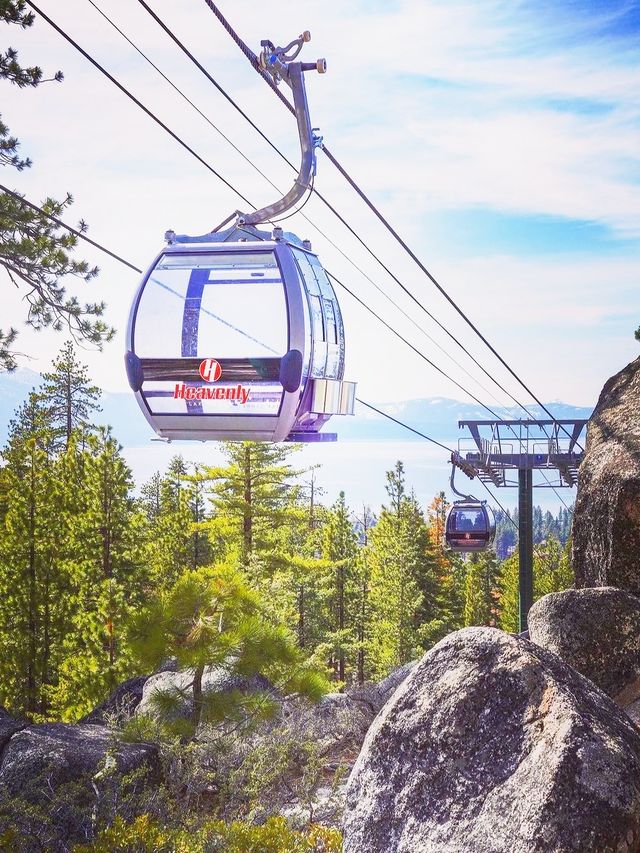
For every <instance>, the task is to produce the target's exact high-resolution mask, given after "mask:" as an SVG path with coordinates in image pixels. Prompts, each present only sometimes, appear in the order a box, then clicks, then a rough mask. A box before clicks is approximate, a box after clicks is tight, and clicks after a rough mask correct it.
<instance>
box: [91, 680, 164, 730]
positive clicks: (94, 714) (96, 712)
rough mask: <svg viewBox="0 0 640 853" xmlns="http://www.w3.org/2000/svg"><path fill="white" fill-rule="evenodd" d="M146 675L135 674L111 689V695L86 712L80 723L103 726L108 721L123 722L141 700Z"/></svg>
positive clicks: (108, 722)
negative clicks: (89, 711)
mask: <svg viewBox="0 0 640 853" xmlns="http://www.w3.org/2000/svg"><path fill="white" fill-rule="evenodd" d="M148 678H149V676H148V675H136V676H134V677H133V678H129V679H127V680H126V681H123V683H122V684H120V685H119V686H118V687H116V689H115V690H114V691H113V693H112V694H111V696H109V697H108V698H107V699H105V701H104V702H101V703H100V704H99V705H98V706H97V707H96V708H94V709H93V711H91V713H89V714H87V715H86V716H85V717H83V718H82V719H81V720H79V722H80V723H91V724H92V725H97V726H104V725H107V724H110V723H115V724H118V723H123V722H124V721H125V720H127V719H128V718H129V717H131V715H132V714H133V713H134V712H135V710H136V708H137V707H138V705H139V704H140V702H142V694H143V688H144V685H145V684H146V682H147V680H148Z"/></svg>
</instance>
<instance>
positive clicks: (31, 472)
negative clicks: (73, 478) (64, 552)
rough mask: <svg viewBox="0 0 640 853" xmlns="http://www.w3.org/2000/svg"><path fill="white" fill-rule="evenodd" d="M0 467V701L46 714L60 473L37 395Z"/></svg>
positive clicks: (16, 423) (14, 427) (14, 428)
mask: <svg viewBox="0 0 640 853" xmlns="http://www.w3.org/2000/svg"><path fill="white" fill-rule="evenodd" d="M2 455H3V460H4V463H5V464H4V465H3V467H2V468H0V480H1V482H2V493H3V495H4V500H3V505H4V506H3V509H4V511H3V519H2V522H3V523H2V529H1V532H0V595H1V596H2V600H3V608H2V611H1V614H0V691H1V692H0V701H1V702H2V704H3V705H4V706H5V707H7V708H9V709H11V710H12V711H14V712H27V713H29V714H40V715H46V713H47V711H48V706H47V696H46V690H47V687H48V685H49V683H50V680H51V679H50V666H49V658H50V651H51V642H52V637H51V633H52V632H51V622H52V620H51V611H52V609H53V608H54V607H55V605H56V602H57V603H58V604H59V603H60V601H59V596H58V595H57V594H56V590H55V589H54V578H53V574H54V568H55V550H54V547H53V544H54V535H55V531H56V524H57V518H56V507H55V500H54V497H55V491H56V477H55V476H54V474H53V471H52V457H51V431H50V429H49V425H48V422H47V418H46V413H45V412H44V410H43V409H42V407H41V406H40V405H39V402H38V400H37V398H36V396H35V395H34V394H31V395H30V397H29V399H28V400H27V402H26V403H25V404H24V405H23V406H22V407H21V408H20V409H19V411H18V413H17V416H16V418H15V419H14V420H13V421H12V423H11V427H10V437H9V442H8V445H7V447H6V448H5V450H4V451H3V454H2Z"/></svg>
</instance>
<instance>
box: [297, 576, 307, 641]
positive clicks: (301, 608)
mask: <svg viewBox="0 0 640 853" xmlns="http://www.w3.org/2000/svg"><path fill="white" fill-rule="evenodd" d="M304 605H305V601H304V584H303V583H301V584H300V586H299V587H298V645H299V646H300V648H301V649H304V647H305V644H306V637H305V624H304Z"/></svg>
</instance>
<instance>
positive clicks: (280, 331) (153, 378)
mask: <svg viewBox="0 0 640 853" xmlns="http://www.w3.org/2000/svg"><path fill="white" fill-rule="evenodd" d="M167 236H168V241H169V242H168V245H167V246H166V247H165V248H164V249H163V250H162V251H161V252H160V254H159V255H158V257H157V258H156V259H155V261H154V262H153V263H152V265H151V267H150V268H149V270H148V272H147V273H146V275H145V276H144V278H143V279H142V282H141V284H140V287H139V289H138V291H137V293H136V296H135V298H134V301H133V305H132V308H131V314H130V319H129V325H128V330H127V352H126V356H125V364H126V369H127V376H128V380H129V384H130V385H131V388H132V390H133V391H134V392H135V395H136V399H137V401H138V403H139V405H140V408H141V409H142V412H143V413H144V415H145V417H146V419H147V420H148V421H149V423H150V424H151V426H152V427H153V429H154V430H155V432H156V433H157V434H158V435H159V436H161V437H162V438H165V439H181V440H182V439H195V440H201V441H206V440H216V441H217V440H231V441H233V440H237V441H243V440H251V441H272V442H278V441H288V440H290V441H331V440H335V437H336V436H335V434H331V433H323V432H320V430H321V428H322V427H323V426H324V425H325V424H326V422H327V421H328V420H329V418H330V417H331V415H335V414H353V409H354V401H355V384H354V383H352V382H345V381H344V379H343V375H344V359H345V339H344V327H343V323H342V315H341V313H340V307H339V305H338V301H337V299H336V295H335V293H334V290H333V287H332V285H331V283H330V281H329V279H328V277H327V274H326V273H325V271H324V269H323V268H322V265H321V264H320V261H319V260H318V257H317V255H315V254H314V252H312V251H311V246H310V244H309V243H308V242H304V243H303V242H301V241H300V240H298V238H297V237H295V236H294V235H292V234H284V233H283V232H282V230H281V229H276V230H275V231H274V232H273V233H271V232H265V231H258V230H257V229H256V228H253V227H250V226H246V227H244V228H237V227H234V228H231V229H228V230H227V231H224V232H220V233H211V234H206V235H204V236H202V237H195V238H194V237H182V236H176V235H174V234H173V232H169V233H168V235H167Z"/></svg>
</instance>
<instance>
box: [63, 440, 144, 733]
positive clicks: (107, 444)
mask: <svg viewBox="0 0 640 853" xmlns="http://www.w3.org/2000/svg"><path fill="white" fill-rule="evenodd" d="M80 456H81V457H82V469H83V477H84V494H83V502H82V503H83V506H82V509H81V511H80V512H78V514H77V516H76V517H75V518H74V519H73V521H72V524H71V528H70V532H69V537H70V553H69V557H68V559H67V562H66V571H67V573H68V576H69V586H70V589H71V590H72V598H71V604H72V608H73V615H72V618H71V623H72V624H71V628H70V631H69V633H68V635H67V637H66V639H65V644H64V660H63V661H62V663H61V665H60V673H59V682H58V686H57V689H56V692H55V703H56V707H57V709H58V711H59V713H60V714H61V715H62V716H63V717H64V718H65V719H74V718H76V717H77V716H80V715H82V714H83V713H87V711H89V710H90V709H91V708H92V707H94V706H95V704H96V703H97V702H99V701H101V700H102V699H104V698H105V697H106V695H107V694H108V693H109V692H110V691H111V690H113V689H114V687H115V686H116V685H117V684H118V683H119V682H120V681H122V680H123V679H124V678H126V677H127V676H128V675H130V674H131V673H130V667H131V654H130V651H129V648H128V646H127V643H126V639H125V636H124V625H125V622H126V619H127V618H128V615H129V614H130V613H131V612H132V611H133V610H135V609H136V608H137V607H139V606H140V604H141V602H142V601H143V598H144V593H145V590H146V589H147V588H148V577H147V573H146V571H145V569H144V568H143V565H144V522H143V518H142V516H141V514H140V513H139V512H138V511H137V510H136V507H135V501H134V500H133V497H132V495H131V490H132V486H133V483H132V479H131V472H130V470H129V469H128V467H127V466H126V464H125V462H124V460H123V459H122V456H121V448H120V446H119V445H118V443H117V442H116V441H115V439H114V438H113V436H112V435H111V433H110V430H108V429H104V428H102V429H100V430H99V431H98V433H97V435H95V436H89V439H88V443H87V448H86V450H84V451H82V452H81V454H80Z"/></svg>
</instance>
